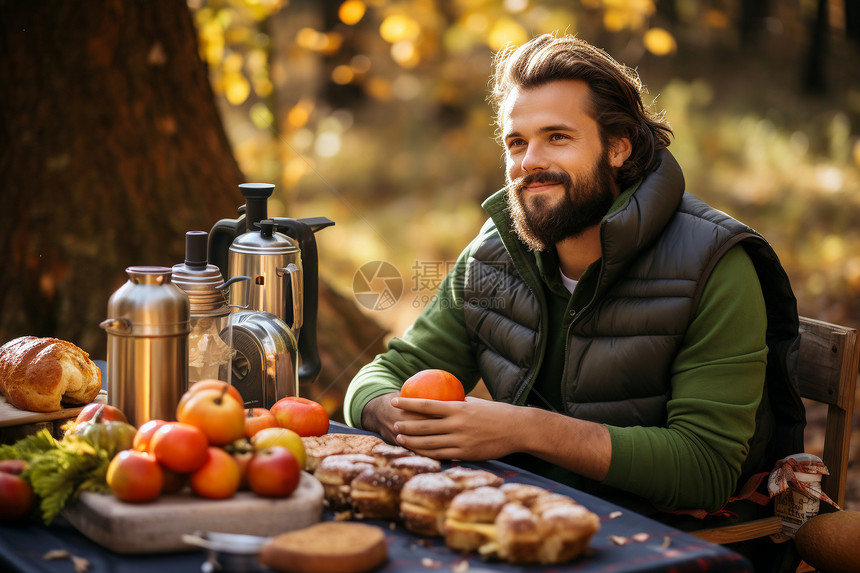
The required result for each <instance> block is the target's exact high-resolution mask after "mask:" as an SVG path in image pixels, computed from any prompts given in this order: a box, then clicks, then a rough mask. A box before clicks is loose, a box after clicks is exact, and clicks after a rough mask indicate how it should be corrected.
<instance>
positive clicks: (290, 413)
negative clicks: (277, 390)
mask: <svg viewBox="0 0 860 573" xmlns="http://www.w3.org/2000/svg"><path fill="white" fill-rule="evenodd" d="M270 411H271V412H272V414H274V415H275V419H276V420H278V425H279V426H280V427H282V428H286V429H288V430H292V431H294V432H295V433H297V434H298V435H300V436H302V437H308V436H322V435H323V434H326V433H328V424H329V418H328V412H326V411H325V408H323V406H322V404H320V403H319V402H314V401H313V400H308V399H307V398H301V397H299V396H287V397H286V398H281V399H280V400H278V401H277V402H275V403H274V404H273V405H272V407H271V409H270Z"/></svg>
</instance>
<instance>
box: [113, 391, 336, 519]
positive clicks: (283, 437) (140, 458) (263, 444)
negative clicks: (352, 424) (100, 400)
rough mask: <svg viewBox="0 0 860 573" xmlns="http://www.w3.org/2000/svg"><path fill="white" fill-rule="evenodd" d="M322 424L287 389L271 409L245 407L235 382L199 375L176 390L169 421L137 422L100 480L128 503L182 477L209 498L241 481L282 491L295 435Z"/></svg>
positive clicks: (315, 432)
mask: <svg viewBox="0 0 860 573" xmlns="http://www.w3.org/2000/svg"><path fill="white" fill-rule="evenodd" d="M120 415H121V412H120ZM328 427H329V417H328V413H327V412H326V410H325V408H323V407H322V405H320V404H319V403H317V402H314V401H312V400H308V399H306V398H300V397H292V396H291V397H287V398H282V399H281V400H279V401H278V402H276V403H275V404H274V405H273V406H272V408H271V409H266V408H250V409H246V408H245V407H244V402H243V400H242V396H241V395H240V393H239V391H238V390H237V389H236V387H235V386H231V385H230V384H227V383H226V382H222V381H219V380H204V381H200V382H197V383H195V384H193V385H192V386H191V387H190V389H189V390H188V391H187V392H186V393H185V394H183V396H182V398H181V399H180V401H179V405H178V406H177V408H176V421H167V420H149V421H148V422H146V423H144V424H142V425H141V426H140V428H138V430H137V433H136V434H135V436H134V441H133V445H132V448H131V449H127V450H123V451H121V452H119V453H118V454H117V455H116V456H115V457H114V458H113V460H111V463H110V465H109V466H108V470H107V484H108V486H109V487H110V489H111V492H112V493H113V494H114V495H115V496H116V497H117V498H119V499H121V500H123V501H128V502H147V501H152V500H154V499H156V498H158V497H159V496H160V495H161V494H163V493H176V492H178V491H181V490H182V489H183V488H184V487H185V485H186V483H187V485H188V486H189V487H190V489H191V491H192V492H193V493H194V494H195V495H198V496H200V497H204V498H210V499H225V498H229V497H231V496H233V495H234V494H235V493H236V492H237V491H238V490H240V489H245V488H248V489H250V490H251V491H253V492H254V493H256V494H257V495H260V496H264V497H287V496H289V495H291V494H292V493H293V491H295V489H296V488H297V487H298V485H299V481H300V479H301V472H302V470H303V469H304V467H305V459H306V454H305V448H304V444H302V440H301V438H302V437H303V436H320V435H323V434H325V433H327V432H328Z"/></svg>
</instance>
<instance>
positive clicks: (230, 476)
mask: <svg viewBox="0 0 860 573" xmlns="http://www.w3.org/2000/svg"><path fill="white" fill-rule="evenodd" d="M241 480H242V472H241V470H240V469H239V464H238V463H236V460H235V459H233V456H231V455H230V454H228V453H227V452H225V451H224V450H222V449H221V448H216V447H214V446H210V447H209V456H208V457H207V458H206V462H205V463H204V464H203V465H202V466H201V467H200V468H199V469H197V470H196V471H194V472H193V473H192V474H191V476H189V478H188V483H190V484H191V491H193V492H194V493H195V494H197V495H199V496H200V497H208V498H210V499H226V498H228V497H230V496H232V495H233V494H234V493H236V490H237V489H239V482H240V481H241Z"/></svg>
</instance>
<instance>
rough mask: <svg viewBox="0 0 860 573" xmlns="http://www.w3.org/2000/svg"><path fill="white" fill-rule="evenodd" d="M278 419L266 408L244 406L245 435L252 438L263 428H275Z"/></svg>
mask: <svg viewBox="0 0 860 573" xmlns="http://www.w3.org/2000/svg"><path fill="white" fill-rule="evenodd" d="M277 427H278V420H277V419H276V418H275V415H274V414H272V413H271V412H270V411H269V410H268V409H267V408H245V437H246V438H252V437H254V434H256V433H257V432H259V431H260V430H262V429H264V428H277Z"/></svg>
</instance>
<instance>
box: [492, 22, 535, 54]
mask: <svg viewBox="0 0 860 573" xmlns="http://www.w3.org/2000/svg"><path fill="white" fill-rule="evenodd" d="M528 40H529V33H528V32H527V31H526V29H525V28H523V27H522V26H521V25H520V24H519V23H517V22H516V21H515V20H513V19H511V18H499V19H498V20H496V21H495V22H494V23H493V25H492V27H491V28H490V31H489V33H488V34H487V45H488V46H490V49H492V50H493V51H498V50H501V49H502V48H505V47H507V46H509V45H511V44H513V45H515V46H519V45H521V44H524V43H526V42H527V41H528Z"/></svg>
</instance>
